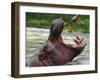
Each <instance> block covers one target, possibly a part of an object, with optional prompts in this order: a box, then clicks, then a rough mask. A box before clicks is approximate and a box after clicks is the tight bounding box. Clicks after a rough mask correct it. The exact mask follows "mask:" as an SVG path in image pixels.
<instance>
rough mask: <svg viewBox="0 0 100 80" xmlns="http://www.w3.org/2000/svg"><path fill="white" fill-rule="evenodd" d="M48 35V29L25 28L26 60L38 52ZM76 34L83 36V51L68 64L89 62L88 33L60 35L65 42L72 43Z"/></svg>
mask: <svg viewBox="0 0 100 80" xmlns="http://www.w3.org/2000/svg"><path fill="white" fill-rule="evenodd" d="M48 35H49V30H48V29H39V28H26V42H25V43H26V61H28V59H29V58H30V57H31V56H33V55H34V54H38V52H39V50H40V49H41V48H42V46H43V44H44V42H45V41H46V40H47V38H48ZM76 35H78V36H80V37H84V38H85V41H86V43H87V45H86V47H85V49H84V51H82V53H81V54H80V55H79V56H77V57H76V58H74V60H73V61H72V62H70V63H68V65H72V64H89V34H88V33H80V32H74V33H68V32H63V33H62V36H63V39H64V42H65V43H72V44H73V43H74V42H73V39H74V38H75V36H76Z"/></svg>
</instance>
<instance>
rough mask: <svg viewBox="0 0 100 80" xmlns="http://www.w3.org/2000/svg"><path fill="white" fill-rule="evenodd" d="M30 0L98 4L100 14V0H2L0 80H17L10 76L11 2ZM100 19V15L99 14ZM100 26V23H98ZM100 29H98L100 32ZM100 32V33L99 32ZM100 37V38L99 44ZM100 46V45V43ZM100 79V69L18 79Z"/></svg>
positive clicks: (0, 17)
mask: <svg viewBox="0 0 100 80" xmlns="http://www.w3.org/2000/svg"><path fill="white" fill-rule="evenodd" d="M13 1H26V2H27V1H28V2H41V3H56V4H77V5H89V6H92V5H96V6H98V9H99V11H98V14H100V6H99V5H100V0H1V1H0V54H1V55H0V80H16V79H15V78H12V77H11V76H10V74H11V73H10V67H11V60H10V59H11V2H13ZM98 21H100V16H98ZM98 26H100V23H99V24H98ZM98 28H100V27H98ZM99 30H100V29H98V32H99ZM99 34H100V33H99ZM99 42H100V37H99V38H98V44H100V43H99ZM99 47H100V45H99ZM99 53H100V50H99V51H98V68H99V67H100V63H99V61H100V58H99V57H100V54H99ZM54 79H55V80H80V79H81V80H100V69H99V70H98V73H97V74H80V75H67V76H66V75H65V76H53V77H39V78H22V79H18V80H54Z"/></svg>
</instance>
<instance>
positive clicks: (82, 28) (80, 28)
mask: <svg viewBox="0 0 100 80" xmlns="http://www.w3.org/2000/svg"><path fill="white" fill-rule="evenodd" d="M73 16H74V15H70V14H49V13H29V12H27V13H26V27H37V28H50V24H51V22H52V20H54V19H56V18H60V17H65V18H66V19H67V21H68V23H69V24H68V25H66V26H65V27H64V30H65V31H66V30H67V29H72V30H73V31H76V32H89V16H88V15H79V19H78V21H77V23H76V24H72V23H71V19H72V17H73Z"/></svg>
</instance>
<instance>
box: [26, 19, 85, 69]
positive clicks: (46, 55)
mask: <svg viewBox="0 0 100 80" xmlns="http://www.w3.org/2000/svg"><path fill="white" fill-rule="evenodd" d="M65 22H66V21H65V19H63V18H58V19H55V20H53V21H52V23H51V28H50V34H49V37H48V40H47V41H46V43H45V44H44V46H43V48H42V49H41V50H40V51H39V54H36V55H35V56H33V57H31V58H30V60H29V61H28V63H27V66H29V67H34V66H56V65H64V64H66V63H68V62H71V61H72V60H73V59H74V58H75V57H76V56H77V55H79V54H80V53H81V51H82V50H83V49H84V48H85V45H86V44H85V43H83V39H80V38H79V37H78V36H76V39H75V40H74V41H75V43H76V44H65V43H64V42H63V39H62V37H61V33H62V30H63V28H64V24H65Z"/></svg>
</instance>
